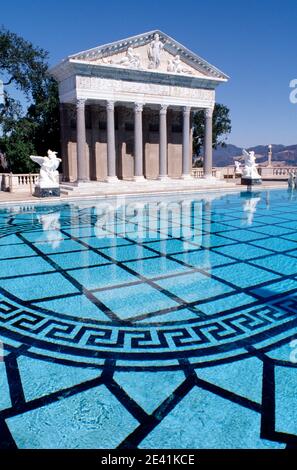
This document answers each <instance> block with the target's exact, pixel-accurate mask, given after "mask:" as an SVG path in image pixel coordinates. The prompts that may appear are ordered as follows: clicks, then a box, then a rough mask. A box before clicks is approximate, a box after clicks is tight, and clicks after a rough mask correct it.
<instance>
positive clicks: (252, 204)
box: [243, 197, 261, 225]
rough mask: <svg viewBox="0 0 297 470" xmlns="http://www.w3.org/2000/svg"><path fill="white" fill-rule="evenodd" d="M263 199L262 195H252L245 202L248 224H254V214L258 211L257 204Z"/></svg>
mask: <svg viewBox="0 0 297 470" xmlns="http://www.w3.org/2000/svg"><path fill="white" fill-rule="evenodd" d="M259 201H261V198H260V197H251V198H249V199H247V200H246V201H245V203H244V206H243V210H244V212H246V215H247V218H246V221H247V225H252V223H253V220H254V214H255V212H256V210H257V209H256V206H257V204H258V202H259Z"/></svg>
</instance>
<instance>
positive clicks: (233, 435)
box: [0, 190, 297, 449]
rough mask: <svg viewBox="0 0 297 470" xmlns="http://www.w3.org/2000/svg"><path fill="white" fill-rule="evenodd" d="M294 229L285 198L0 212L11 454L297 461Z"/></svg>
mask: <svg viewBox="0 0 297 470" xmlns="http://www.w3.org/2000/svg"><path fill="white" fill-rule="evenodd" d="M296 229H297V193H295V192H288V191H285V190H273V191H270V192H269V191H257V192H252V193H248V192H242V193H236V194H231V193H229V194H221V195H218V194H208V195H207V196H205V197H201V196H199V195H195V194H191V195H187V196H180V197H177V196H175V197H169V196H168V197H163V198H162V201H161V200H158V198H157V197H156V196H155V197H152V198H146V199H145V200H141V199H133V198H131V199H128V198H127V199H126V200H124V199H123V198H119V199H118V200H112V199H110V200H98V199H97V200H96V199H93V200H84V201H78V202H77V201H76V202H73V203H69V204H65V203H64V204H62V203H61V204H60V203H50V204H44V205H38V204H37V205H35V206H34V205H31V206H30V205H28V204H27V205H26V206H14V207H6V208H3V209H0V339H1V341H2V343H0V345H1V350H0V448H2V449H4V448H20V449H22V448H33V449H37V448H38V449H44V448H69V449H72V448H86V449H91V448H135V447H138V448H182V449H186V448H197V449H199V448H215V449H216V448H218V449H219V448H255V449H256V448H262V449H265V448H294V447H296V446H297V425H296V423H297V395H296V387H297V370H296V367H297V366H296V364H297V236H296ZM2 344H3V347H2Z"/></svg>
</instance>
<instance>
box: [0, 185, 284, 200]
mask: <svg viewBox="0 0 297 470" xmlns="http://www.w3.org/2000/svg"><path fill="white" fill-rule="evenodd" d="M287 184H288V183H287V181H263V182H262V185H261V186H255V190H257V191H258V190H265V189H278V188H281V189H285V188H286V187H287ZM67 187H68V188H69V189H68V190H67ZM61 188H62V190H61V196H60V197H52V198H38V197H35V196H32V194H31V193H30V192H15V193H10V192H4V191H0V204H11V203H15V202H18V203H19V202H24V203H28V202H30V203H33V202H35V203H36V202H43V203H45V202H49V201H57V200H61V201H67V200H73V199H78V198H79V199H81V198H86V199H87V198H90V197H96V198H97V197H98V198H107V197H112V196H119V195H126V196H135V195H145V194H168V193H169V194H176V193H179V194H182V193H186V192H194V191H195V192H203V193H205V191H207V192H209V191H215V192H217V191H221V192H225V191H240V190H243V189H245V188H246V186H244V185H241V184H240V183H239V181H234V180H232V181H222V180H217V181H215V182H208V181H206V180H202V179H197V180H194V179H193V180H184V181H181V180H168V181H147V180H145V181H142V182H134V181H121V180H119V181H118V182H117V183H109V184H107V183H100V182H99V183H86V184H85V185H83V186H80V187H75V186H73V185H72V186H71V185H67V184H65V183H64V184H63V185H62V186H61Z"/></svg>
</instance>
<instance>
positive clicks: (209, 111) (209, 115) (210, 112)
mask: <svg viewBox="0 0 297 470" xmlns="http://www.w3.org/2000/svg"><path fill="white" fill-rule="evenodd" d="M204 114H205V117H206V118H212V115H213V108H205V109H204Z"/></svg>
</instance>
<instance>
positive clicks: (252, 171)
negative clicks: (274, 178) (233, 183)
mask: <svg viewBox="0 0 297 470" xmlns="http://www.w3.org/2000/svg"><path fill="white" fill-rule="evenodd" d="M242 153H243V157H244V167H243V171H242V176H243V178H251V179H260V178H261V176H260V175H259V173H258V170H257V166H258V165H257V163H256V156H255V152H253V151H252V150H251V151H250V152H247V151H246V150H245V149H243V150H242Z"/></svg>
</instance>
